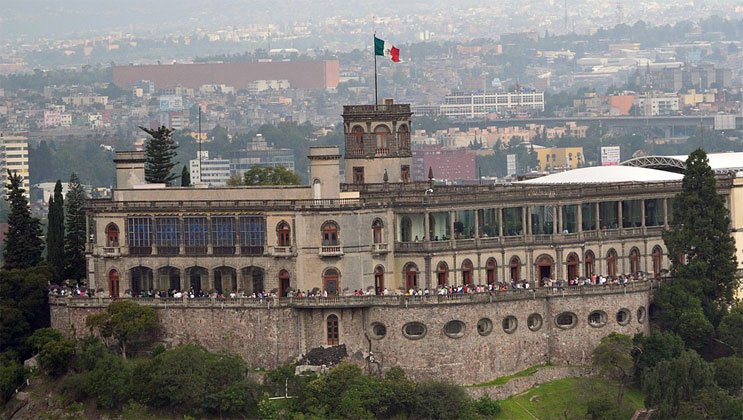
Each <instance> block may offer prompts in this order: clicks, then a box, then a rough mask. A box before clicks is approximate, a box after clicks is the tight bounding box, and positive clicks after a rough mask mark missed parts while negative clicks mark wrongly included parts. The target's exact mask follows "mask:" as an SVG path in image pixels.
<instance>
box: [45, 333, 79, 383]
mask: <svg viewBox="0 0 743 420" xmlns="http://www.w3.org/2000/svg"><path fill="white" fill-rule="evenodd" d="M76 353H77V348H76V344H75V342H74V341H72V340H60V341H49V342H47V343H46V344H44V347H43V348H42V349H41V353H39V366H40V367H41V369H43V370H44V372H46V374H47V375H49V376H52V377H58V376H62V375H64V374H65V373H67V371H68V370H69V368H70V366H71V365H72V364H73V363H74V359H75V355H76Z"/></svg>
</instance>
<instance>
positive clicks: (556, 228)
mask: <svg viewBox="0 0 743 420" xmlns="http://www.w3.org/2000/svg"><path fill="white" fill-rule="evenodd" d="M552 211H553V213H552V218H553V220H552V234H553V235H556V234H558V233H562V206H552ZM554 219H557V220H554Z"/></svg>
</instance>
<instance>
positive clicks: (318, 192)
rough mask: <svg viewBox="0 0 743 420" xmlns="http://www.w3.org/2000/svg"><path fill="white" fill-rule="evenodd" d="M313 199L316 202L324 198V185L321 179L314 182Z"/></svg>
mask: <svg viewBox="0 0 743 420" xmlns="http://www.w3.org/2000/svg"><path fill="white" fill-rule="evenodd" d="M312 198H313V199H315V200H319V199H321V198H322V183H321V182H320V180H319V179H315V180H314V181H312Z"/></svg>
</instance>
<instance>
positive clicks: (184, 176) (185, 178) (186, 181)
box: [181, 165, 191, 187]
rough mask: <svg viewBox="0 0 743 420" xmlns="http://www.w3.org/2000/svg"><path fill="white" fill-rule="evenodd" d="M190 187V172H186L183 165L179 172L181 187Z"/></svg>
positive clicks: (186, 169)
mask: <svg viewBox="0 0 743 420" xmlns="http://www.w3.org/2000/svg"><path fill="white" fill-rule="evenodd" d="M190 186H191V172H189V171H188V166H186V165H183V170H181V187H190Z"/></svg>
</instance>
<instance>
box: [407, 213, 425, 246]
mask: <svg viewBox="0 0 743 420" xmlns="http://www.w3.org/2000/svg"><path fill="white" fill-rule="evenodd" d="M430 217H431V215H430V213H429V212H428V211H425V212H424V213H423V237H424V240H425V241H430V240H431V232H430V230H431V220H430ZM400 239H401V240H400V242H402V238H400ZM411 239H412V238H411Z"/></svg>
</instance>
